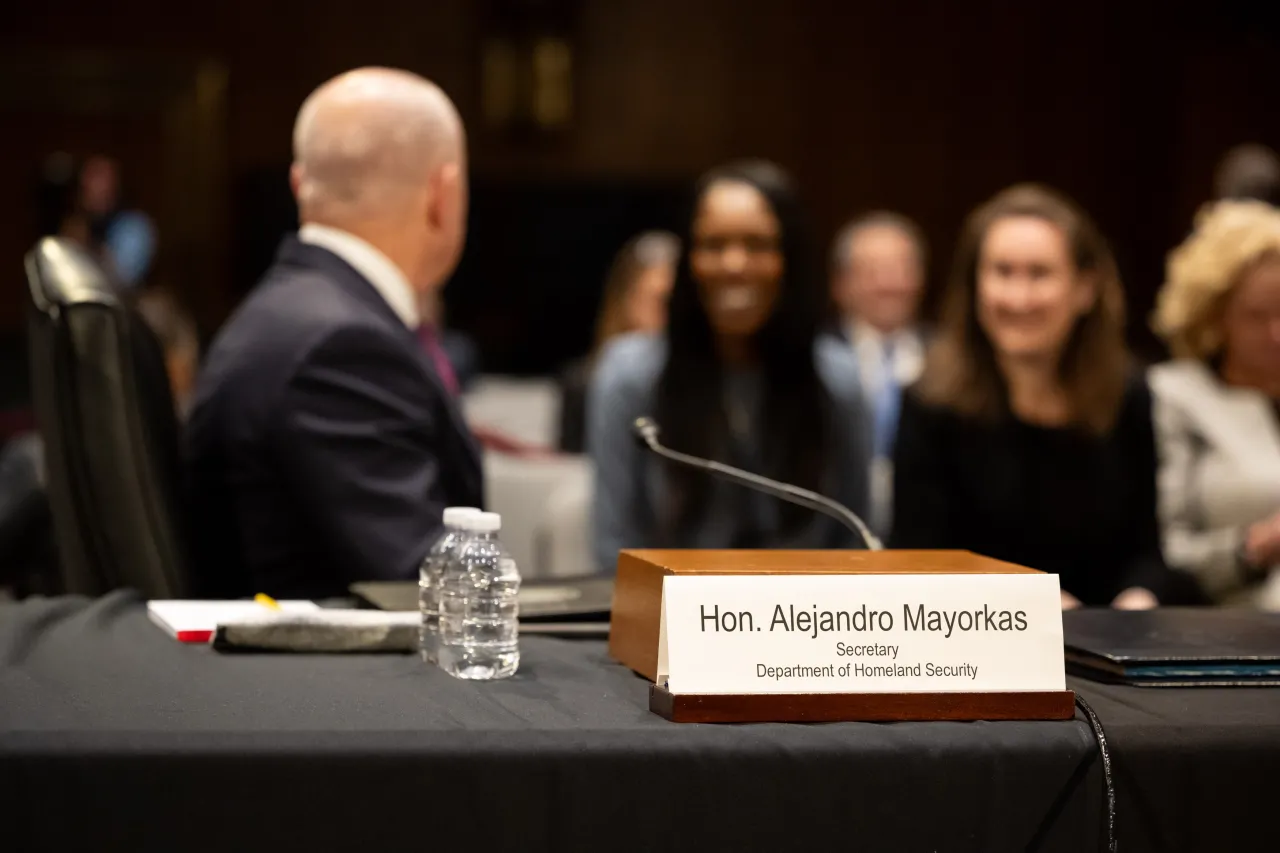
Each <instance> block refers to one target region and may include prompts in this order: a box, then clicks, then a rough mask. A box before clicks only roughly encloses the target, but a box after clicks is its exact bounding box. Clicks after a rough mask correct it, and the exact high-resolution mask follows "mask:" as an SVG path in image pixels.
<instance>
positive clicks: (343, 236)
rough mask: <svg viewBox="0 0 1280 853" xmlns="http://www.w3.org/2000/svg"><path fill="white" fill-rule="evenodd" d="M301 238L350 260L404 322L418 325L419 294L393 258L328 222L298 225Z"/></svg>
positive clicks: (354, 267) (411, 326)
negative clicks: (327, 223)
mask: <svg viewBox="0 0 1280 853" xmlns="http://www.w3.org/2000/svg"><path fill="white" fill-rule="evenodd" d="M298 239H299V240H300V241H302V242H303V243H309V244H311V245H312V246H319V247H320V248H322V249H328V250H329V251H330V252H333V253H334V254H335V255H337V256H338V257H340V258H342V260H344V261H346V262H347V263H348V264H350V265H351V267H352V268H353V269H354V270H355V271H356V272H358V273H360V275H362V276H364V278H365V279H366V280H367V281H368V282H369V284H371V285H373V289H374V290H376V291H378V294H379V295H380V296H381V297H382V298H383V299H384V300H385V301H386V303H387V304H388V305H390V306H391V310H392V311H394V312H396V316H397V317H399V318H400V319H401V320H402V321H404V324H405V325H406V326H408V327H409V328H410V329H415V330H416V329H417V328H418V324H419V323H420V322H421V320H420V318H419V316H418V297H417V296H416V294H414V292H413V287H412V286H411V285H410V284H409V279H408V278H406V277H405V274H404V273H403V272H401V271H400V268H399V267H398V266H396V265H395V264H394V263H393V262H392V260H391V259H390V258H388V257H387V256H386V255H384V254H382V252H380V251H378V249H376V248H375V247H374V246H372V245H371V244H370V243H368V242H367V241H365V240H362V239H360V238H359V237H357V236H356V235H354V234H350V233H348V232H346V231H343V230H341V229H339V228H331V227H329V226H328V225H316V224H315V223H308V224H306V225H303V226H302V227H301V228H299V229H298Z"/></svg>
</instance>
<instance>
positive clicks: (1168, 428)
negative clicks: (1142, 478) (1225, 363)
mask: <svg viewBox="0 0 1280 853" xmlns="http://www.w3.org/2000/svg"><path fill="white" fill-rule="evenodd" d="M1150 376H1151V389H1152V391H1153V392H1154V393H1155V401H1156V405H1155V424H1156V435H1157V438H1158V439H1159V447H1160V516H1161V522H1162V525H1163V528H1164V550H1165V555H1166V557H1167V558H1168V560H1169V563H1170V565H1173V566H1178V567H1180V568H1184V569H1186V570H1188V571H1190V572H1192V573H1193V574H1195V576H1196V578H1197V579H1198V580H1199V581H1200V584H1201V586H1203V587H1204V588H1205V591H1206V592H1208V593H1209V594H1210V595H1211V596H1213V597H1215V598H1223V597H1227V596H1229V595H1230V594H1232V593H1233V591H1234V592H1237V593H1238V592H1239V591H1240V587H1241V582H1242V575H1241V573H1240V571H1239V569H1238V568H1237V565H1236V552H1237V549H1238V548H1239V547H1240V542H1241V540H1242V538H1243V536H1244V531H1245V528H1247V527H1248V526H1249V525H1250V524H1253V523H1254V522H1256V521H1262V520H1263V519H1265V518H1267V517H1269V516H1271V515H1272V514H1273V513H1275V512H1277V511H1280V423H1278V422H1277V418H1276V413H1275V409H1274V407H1273V405H1272V402H1271V401H1270V400H1268V399H1267V398H1266V397H1265V396H1263V395H1262V394H1261V393H1259V392H1257V391H1250V390H1248V389H1244V388H1233V387H1231V386H1229V385H1227V384H1225V383H1224V382H1222V380H1221V379H1219V378H1218V376H1217V374H1215V373H1214V371H1213V370H1211V369H1210V368H1209V367H1208V366H1207V365H1205V364H1203V363H1201V362H1199V361H1192V360H1183V361H1174V362H1168V363H1166V364H1160V365H1156V366H1155V367H1153V368H1151V372H1150Z"/></svg>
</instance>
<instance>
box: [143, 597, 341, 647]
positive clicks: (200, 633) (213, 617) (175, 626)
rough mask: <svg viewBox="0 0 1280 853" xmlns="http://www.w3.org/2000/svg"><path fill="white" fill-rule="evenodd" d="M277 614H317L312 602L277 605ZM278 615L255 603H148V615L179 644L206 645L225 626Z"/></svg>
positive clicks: (176, 601) (316, 608)
mask: <svg viewBox="0 0 1280 853" xmlns="http://www.w3.org/2000/svg"><path fill="white" fill-rule="evenodd" d="M277 603H278V604H279V605H280V611H284V612H287V613H307V612H310V611H313V610H319V609H320V608H319V606H318V605H316V603H315V602H314V601H280V602H277ZM280 611H277V610H272V609H271V608H269V607H266V606H264V605H262V604H259V603H258V602H256V601H180V600H171V601H148V602H147V615H148V616H149V617H151V621H152V622H154V623H156V624H157V625H159V626H160V627H161V628H163V629H164V630H165V631H167V632H168V633H169V636H171V637H173V638H175V639H176V640H177V641H178V642H180V643H208V642H210V641H212V640H213V634H214V632H215V631H216V630H217V629H218V626H219V625H221V624H223V623H224V622H244V621H248V620H254V619H271V618H273V615H275V614H278V613H279V612H280Z"/></svg>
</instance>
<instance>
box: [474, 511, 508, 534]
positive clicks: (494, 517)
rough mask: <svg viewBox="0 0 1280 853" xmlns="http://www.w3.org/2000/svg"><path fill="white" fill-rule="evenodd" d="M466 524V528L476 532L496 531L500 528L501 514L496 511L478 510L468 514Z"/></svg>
mask: <svg viewBox="0 0 1280 853" xmlns="http://www.w3.org/2000/svg"><path fill="white" fill-rule="evenodd" d="M466 524H467V529H468V530H474V531H475V532H476V533H497V532H498V531H499V530H501V529H502V516H500V515H498V514H497V513H496V512H478V513H476V514H475V515H473V516H469V517H468V518H467V521H466Z"/></svg>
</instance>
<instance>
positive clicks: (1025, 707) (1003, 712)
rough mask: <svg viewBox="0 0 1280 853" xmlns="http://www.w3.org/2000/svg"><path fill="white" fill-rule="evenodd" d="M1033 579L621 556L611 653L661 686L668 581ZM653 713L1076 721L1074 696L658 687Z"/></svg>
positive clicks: (897, 554)
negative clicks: (702, 578) (897, 577)
mask: <svg viewBox="0 0 1280 853" xmlns="http://www.w3.org/2000/svg"><path fill="white" fill-rule="evenodd" d="M1034 572H1035V569H1028V568H1025V567H1023V566H1018V565H1014V564H1013V563H1005V562H1001V561H999V560H992V559H989V558H987V557H980V556H978V555H977V554H972V553H970V552H968V551H712V550H703V551H676V550H664V551H659V550H637V551H623V552H622V553H620V554H619V555H618V575H617V579H616V581H615V583H614V591H613V615H612V618H611V620H610V626H609V654H610V655H611V656H612V657H613V658H614V659H615V660H617V661H618V662H619V663H621V664H623V665H625V666H627V667H629V668H630V669H632V670H634V671H635V672H637V673H639V674H640V675H643V676H644V677H645V678H647V679H648V680H649V681H651V682H652V681H655V680H656V679H657V676H658V635H659V629H660V627H661V623H662V581H663V578H665V577H667V576H669V575H757V574H763V575H778V574H791V573H794V574H805V575H822V574H875V575H883V574H937V575H946V574H1023V573H1034ZM649 710H651V711H653V712H654V713H656V714H659V715H660V716H662V717H665V718H666V719H668V720H671V721H673V722H678V723H755V722H839V721H855V720H858V721H875V722H885V721H895V720H1068V719H1071V718H1072V717H1073V716H1074V715H1075V694H1074V693H1073V692H1072V691H1070V690H1060V691H1038V692H1024V693H990V692H987V693H792V694H777V693H773V694H673V693H670V692H668V691H667V690H666V689H664V688H663V687H662V686H661V685H657V684H654V685H652V686H651V687H650V688H649Z"/></svg>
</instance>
